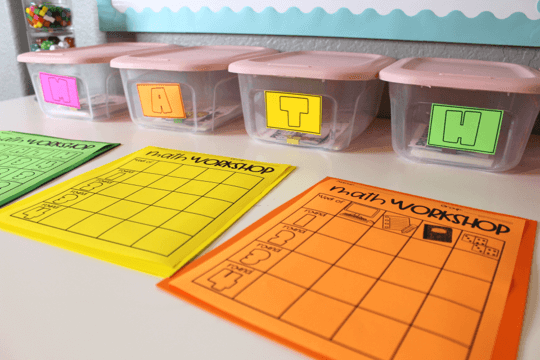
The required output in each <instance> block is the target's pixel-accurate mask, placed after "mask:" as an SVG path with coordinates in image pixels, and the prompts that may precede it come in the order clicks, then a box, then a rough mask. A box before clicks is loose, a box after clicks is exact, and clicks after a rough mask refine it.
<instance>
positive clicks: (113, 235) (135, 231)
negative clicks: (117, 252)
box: [99, 221, 155, 246]
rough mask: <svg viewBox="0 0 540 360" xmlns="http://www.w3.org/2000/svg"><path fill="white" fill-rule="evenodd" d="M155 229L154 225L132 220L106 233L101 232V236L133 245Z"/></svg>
mask: <svg viewBox="0 0 540 360" xmlns="http://www.w3.org/2000/svg"><path fill="white" fill-rule="evenodd" d="M154 229H155V228H154V227H153V226H148V225H143V224H138V223H135V222H131V221H123V222H121V223H120V224H118V225H116V226H115V227H113V228H112V229H110V230H109V231H107V232H105V233H104V234H101V236H100V237H99V238H100V239H103V240H107V241H111V242H115V243H118V244H122V245H128V246H131V245H133V244H134V243H135V242H136V241H137V240H139V239H140V238H142V237H143V236H144V235H146V234H148V233H149V232H150V231H152V230H154Z"/></svg>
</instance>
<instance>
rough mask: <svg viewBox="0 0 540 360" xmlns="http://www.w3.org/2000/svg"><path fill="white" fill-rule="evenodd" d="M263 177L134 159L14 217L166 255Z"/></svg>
mask: <svg viewBox="0 0 540 360" xmlns="http://www.w3.org/2000/svg"><path fill="white" fill-rule="evenodd" d="M262 180H263V178H262V177H260V176H255V175H248V174H244V173H239V172H234V171H227V170H221V169H219V168H212V169H209V168H206V167H201V166H193V165H182V164H178V163H174V162H168V161H161V160H150V159H145V158H135V159H133V160H131V161H129V162H127V163H125V164H123V165H121V166H119V167H118V168H116V169H114V170H112V171H109V172H107V173H104V174H102V175H101V176H98V177H96V178H94V179H92V180H88V181H85V182H82V183H79V184H77V185H76V186H73V187H72V188H71V189H69V190H67V191H64V192H62V193H60V194H56V195H55V196H53V197H51V198H49V199H47V200H46V201H44V202H42V203H40V204H37V205H34V206H31V207H28V208H26V209H24V210H21V211H19V212H17V213H14V214H12V215H11V216H13V217H16V218H19V219H24V220H27V221H31V222H34V223H38V224H41V225H46V226H49V227H53V228H56V229H60V230H65V231H68V232H71V233H76V234H80V235H84V236H87V237H90V238H93V239H95V240H96V241H106V242H111V243H114V244H118V245H121V246H127V247H131V248H133V249H138V250H142V251H146V252H150V253H153V254H157V255H160V256H164V257H168V256H170V255H172V254H173V253H174V252H175V251H177V250H178V249H180V248H181V247H182V245H184V244H186V243H187V242H188V241H189V240H190V239H191V238H193V237H194V236H196V235H197V234H198V233H199V232H200V231H202V230H203V229H204V228H205V227H206V226H208V225H209V224H210V223H212V222H213V221H214V220H215V219H217V218H218V217H219V216H220V215H221V214H222V213H223V212H225V211H226V210H227V209H229V208H230V207H231V206H233V205H234V204H235V203H236V202H238V201H239V200H240V199H241V198H242V197H243V196H244V195H246V194H247V193H249V191H250V190H251V189H253V188H255V187H256V186H257V184H259V183H260V182H261V181H262Z"/></svg>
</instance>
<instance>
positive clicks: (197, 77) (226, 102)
mask: <svg viewBox="0 0 540 360" xmlns="http://www.w3.org/2000/svg"><path fill="white" fill-rule="evenodd" d="M120 72H121V74H122V82H123V84H124V89H125V92H126V95H127V99H128V106H129V111H130V114H131V118H132V120H133V121H134V122H135V123H136V124H137V125H140V126H143V127H149V128H160V129H165V130H176V131H190V132H211V131H213V130H214V129H216V128H218V127H220V126H222V125H224V124H226V123H227V122H229V121H231V120H233V119H235V118H238V117H239V116H240V115H242V106H241V101H240V90H239V87H238V76H237V75H236V74H233V73H230V72H228V71H227V70H216V71H185V72H176V71H160V70H136V69H120ZM152 83H157V84H163V83H171V84H179V85H180V91H181V94H182V100H183V104H184V109H185V112H186V118H183V119H181V118H160V117H148V116H144V114H143V111H142V106H141V101H140V98H139V94H138V90H137V85H138V84H152Z"/></svg>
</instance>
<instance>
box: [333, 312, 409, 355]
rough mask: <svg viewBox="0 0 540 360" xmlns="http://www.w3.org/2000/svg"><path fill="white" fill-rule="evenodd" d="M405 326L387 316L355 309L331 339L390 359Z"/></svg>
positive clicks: (403, 332) (369, 353)
mask: <svg viewBox="0 0 540 360" xmlns="http://www.w3.org/2000/svg"><path fill="white" fill-rule="evenodd" d="M407 328H408V326H407V325H405V324H402V323H399V322H397V321H394V320H391V319H388V318H387V317H384V316H380V315H377V314H373V313H372V312H369V311H366V310H363V309H356V310H355V311H354V312H353V313H352V315H351V316H350V317H349V318H348V319H347V321H346V322H345V324H343V326H342V327H341V329H339V331H338V332H337V334H336V336H334V339H333V340H334V341H336V342H338V343H341V344H343V345H346V346H348V347H351V348H353V349H356V350H358V351H361V352H363V353H365V354H368V355H371V356H374V357H376V358H379V359H382V360H390V359H391V358H392V354H393V353H394V351H395V349H396V348H397V347H398V345H399V343H400V341H401V339H402V338H403V335H404V334H405V332H406V331H407Z"/></svg>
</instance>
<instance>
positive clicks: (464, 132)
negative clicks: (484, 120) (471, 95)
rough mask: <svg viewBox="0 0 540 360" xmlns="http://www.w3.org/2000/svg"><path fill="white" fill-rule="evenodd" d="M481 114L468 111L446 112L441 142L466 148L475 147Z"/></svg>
mask: <svg viewBox="0 0 540 360" xmlns="http://www.w3.org/2000/svg"><path fill="white" fill-rule="evenodd" d="M481 117H482V113H481V112H479V111H470V110H464V111H461V110H447V111H446V114H445V119H444V133H443V141H444V142H447V143H454V144H460V145H466V146H474V145H476V139H477V138H478V130H479V129H480V118H481Z"/></svg>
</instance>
